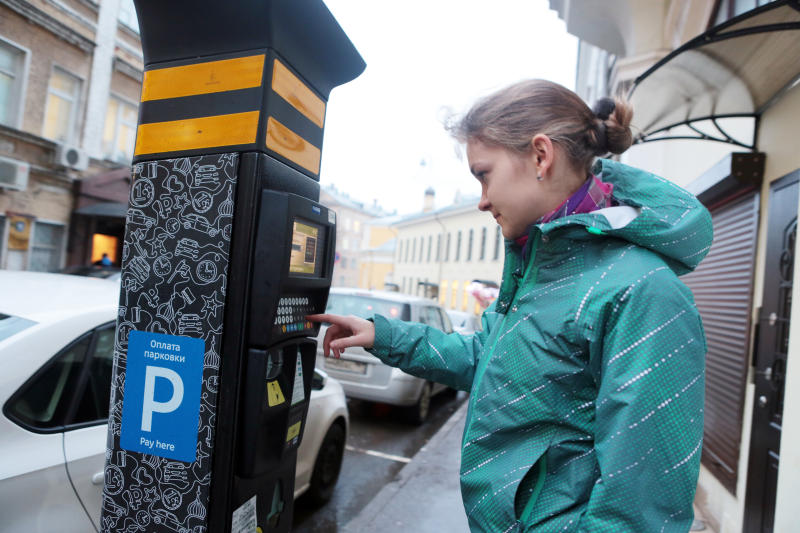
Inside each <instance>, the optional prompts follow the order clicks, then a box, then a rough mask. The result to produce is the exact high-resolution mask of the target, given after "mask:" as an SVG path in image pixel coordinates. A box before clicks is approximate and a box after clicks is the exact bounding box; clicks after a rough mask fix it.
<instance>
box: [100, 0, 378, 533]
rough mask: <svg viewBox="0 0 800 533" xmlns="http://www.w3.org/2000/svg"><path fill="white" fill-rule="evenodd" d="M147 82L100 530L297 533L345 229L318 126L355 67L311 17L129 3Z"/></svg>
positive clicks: (288, 4) (358, 63)
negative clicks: (307, 442) (316, 373)
mask: <svg viewBox="0 0 800 533" xmlns="http://www.w3.org/2000/svg"><path fill="white" fill-rule="evenodd" d="M134 4H135V6H136V11H137V15H138V18H139V28H140V34H141V40H142V49H143V52H144V62H145V72H144V81H143V85H142V97H141V104H140V107H139V123H138V126H137V136H136V145H135V149H134V159H133V163H134V165H133V172H132V182H131V193H130V203H129V208H128V212H127V220H126V230H125V241H124V246H123V253H122V286H121V292H120V307H119V315H118V319H117V335H116V344H115V354H114V369H113V375H112V389H111V409H110V416H109V431H108V447H107V453H106V468H105V483H104V489H103V503H102V516H101V528H102V530H103V531H107V532H112V531H114V532H116V531H147V532H150V531H154V532H161V531H163V532H181V533H202V532H218V531H219V532H228V531H230V532H234V533H239V532H245V531H247V532H252V531H263V532H266V531H288V530H289V529H290V528H291V520H292V500H293V492H294V474H295V462H296V454H297V448H298V446H299V443H300V441H301V439H302V436H303V432H304V429H305V427H304V425H305V421H306V415H307V412H308V405H309V396H310V387H311V379H312V376H313V368H314V359H315V355H316V344H315V340H314V337H315V336H316V334H317V332H318V328H317V326H315V325H314V324H313V323H311V322H308V321H307V320H305V316H306V315H307V314H310V313H317V312H323V311H324V309H325V305H326V302H327V297H328V289H329V287H330V282H331V276H332V271H333V258H334V247H335V225H336V216H335V213H334V212H333V211H330V210H328V209H327V208H326V207H325V206H322V205H320V204H319V203H318V200H319V166H320V157H321V146H322V136H323V129H324V122H325V111H326V105H327V99H328V95H329V94H330V91H331V89H332V88H333V87H335V86H337V85H340V84H342V83H346V82H347V81H350V80H352V79H353V78H355V77H356V76H358V75H359V74H360V73H361V72H362V71H363V69H364V66H365V65H364V62H363V60H362V59H361V57H360V56H359V54H358V52H357V51H356V50H355V48H354V47H353V45H352V43H351V42H350V41H349V39H348V38H347V36H346V35H345V34H344V32H343V31H342V29H341V28H340V27H339V25H338V24H337V23H336V21H335V19H334V18H333V16H332V15H331V13H330V12H329V11H328V10H327V8H326V7H325V6H324V4H323V3H322V2H321V0H291V1H290V0H237V1H236V2H219V1H216V0H170V1H169V2H162V1H158V0H135V1H134Z"/></svg>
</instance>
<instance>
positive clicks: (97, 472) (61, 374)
mask: <svg viewBox="0 0 800 533" xmlns="http://www.w3.org/2000/svg"><path fill="white" fill-rule="evenodd" d="M119 292H120V289H119V283H118V282H116V283H115V282H110V281H106V280H103V279H95V278H89V277H83V276H68V275H63V274H41V273H34V272H9V271H0V368H2V371H1V372H0V405H1V406H2V416H0V523H1V524H2V526H0V529H2V531H3V532H6V533H37V532H45V531H47V532H50V531H60V532H70V531H75V532H85V531H91V530H92V526H90V524H89V520H90V519H91V520H92V522H93V523H94V526H95V527H97V525H98V524H99V521H100V505H101V494H102V489H103V481H104V479H103V478H104V476H103V469H104V463H105V451H106V427H107V418H108V404H109V393H110V384H111V371H112V365H113V346H114V335H115V322H114V320H115V317H116V315H117V304H118V300H119ZM313 389H314V390H312V392H311V403H310V407H309V413H308V422H307V424H306V430H305V435H304V437H303V442H302V444H301V445H300V449H299V451H298V461H297V473H296V478H295V496H298V495H300V494H301V493H303V492H308V493H309V495H310V496H311V498H312V499H313V500H316V501H318V502H322V501H325V500H326V499H327V498H330V496H331V492H332V490H333V487H334V485H335V484H336V480H337V478H338V474H339V469H340V466H341V461H342V455H343V453H344V446H345V441H346V437H347V431H348V425H349V417H348V412H347V405H346V402H345V398H344V394H343V392H342V388H341V386H340V385H339V384H338V383H337V382H336V380H334V379H329V378H327V376H326V375H325V374H324V373H320V372H318V373H316V374H315V377H314V380H313Z"/></svg>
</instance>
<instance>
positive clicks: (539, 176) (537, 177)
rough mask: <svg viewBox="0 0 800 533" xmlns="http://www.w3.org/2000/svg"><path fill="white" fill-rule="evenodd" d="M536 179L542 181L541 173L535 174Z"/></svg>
mask: <svg viewBox="0 0 800 533" xmlns="http://www.w3.org/2000/svg"><path fill="white" fill-rule="evenodd" d="M536 179H537V180H539V181H542V180H543V179H544V178H543V177H542V176H541V175H538V174H537V176H536Z"/></svg>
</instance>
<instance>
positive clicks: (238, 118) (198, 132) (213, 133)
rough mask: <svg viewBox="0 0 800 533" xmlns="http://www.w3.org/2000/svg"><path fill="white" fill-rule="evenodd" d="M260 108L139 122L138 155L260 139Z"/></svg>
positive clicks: (248, 142) (235, 143) (228, 144)
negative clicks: (206, 115) (197, 116)
mask: <svg viewBox="0 0 800 533" xmlns="http://www.w3.org/2000/svg"><path fill="white" fill-rule="evenodd" d="M258 114H259V112H258V111H247V112H245V113H231V114H229V115H216V116H212V117H201V118H189V119H185V120H171V121H168V122H153V123H150V124H139V128H138V129H137V133H136V150H135V155H142V154H158V153H164V152H179V151H183V150H197V149H201V148H216V147H218V146H236V145H240V144H252V143H254V142H256V133H257V131H258Z"/></svg>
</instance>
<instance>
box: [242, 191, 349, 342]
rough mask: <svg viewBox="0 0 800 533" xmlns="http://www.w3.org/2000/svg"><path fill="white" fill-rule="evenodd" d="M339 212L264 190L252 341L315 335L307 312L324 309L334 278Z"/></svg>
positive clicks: (315, 327) (252, 305)
mask: <svg viewBox="0 0 800 533" xmlns="http://www.w3.org/2000/svg"><path fill="white" fill-rule="evenodd" d="M335 247H336V214H335V213H334V212H333V211H331V210H329V209H328V208H327V207H324V206H322V205H321V204H318V203H317V202H314V201H312V200H309V199H307V198H303V197H301V196H297V195H294V194H290V193H283V192H277V191H271V190H265V191H263V192H262V194H261V206H260V209H259V217H258V227H257V229H256V247H255V254H254V257H253V270H252V272H253V283H252V293H251V295H250V328H249V329H250V345H251V346H260V347H266V346H269V345H272V344H275V343H276V342H278V341H279V340H283V339H288V338H292V337H307V336H312V337H313V336H316V334H317V333H318V332H319V326H318V325H317V324H315V323H313V322H309V321H308V320H306V318H305V317H306V315H309V314H314V313H323V312H324V311H325V305H326V304H327V303H328V302H327V299H328V287H330V284H331V279H332V276H333V258H334V249H335Z"/></svg>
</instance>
